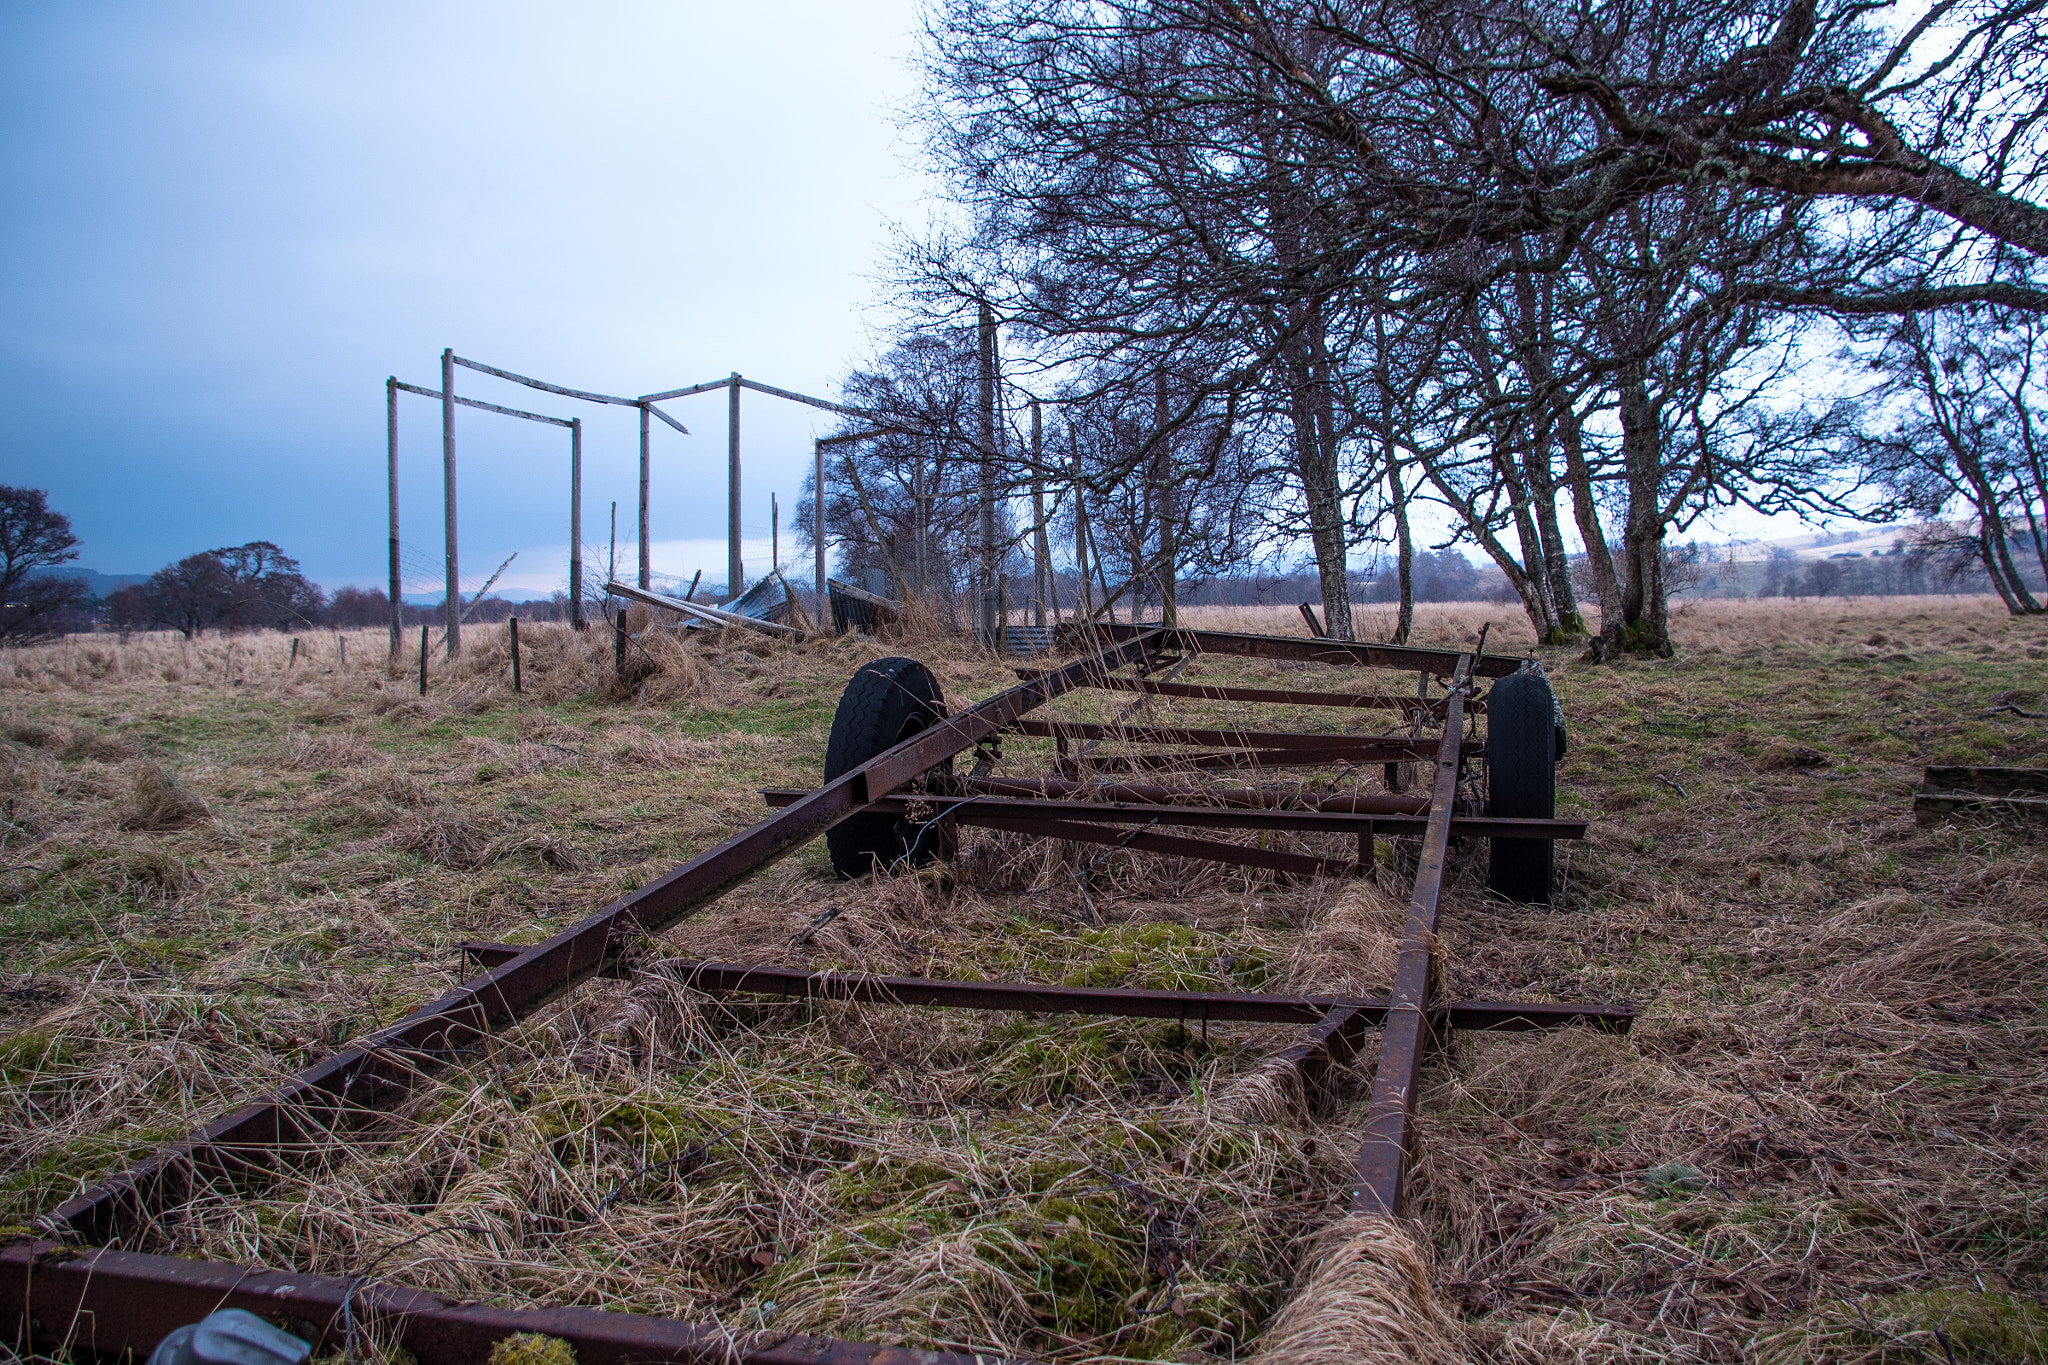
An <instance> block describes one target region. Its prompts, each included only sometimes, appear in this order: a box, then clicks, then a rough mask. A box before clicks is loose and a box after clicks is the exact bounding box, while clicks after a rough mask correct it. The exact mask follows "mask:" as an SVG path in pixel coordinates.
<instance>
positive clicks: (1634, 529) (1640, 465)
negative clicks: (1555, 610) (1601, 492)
mask: <svg viewBox="0 0 2048 1365" xmlns="http://www.w3.org/2000/svg"><path fill="white" fill-rule="evenodd" d="M1620 392H1621V456H1622V467H1623V475H1624V477H1625V478H1626V480H1627V483H1628V515H1627V519H1626V521H1625V522H1624V523H1623V526H1622V533H1621V553H1622V574H1623V578H1622V583H1621V619H1620V620H1619V621H1618V622H1616V623H1615V624H1614V625H1613V626H1612V627H1609V626H1608V625H1607V624H1606V623H1605V622H1603V623H1602V630H1601V633H1602V635H1603V636H1605V637H1606V639H1607V640H1608V642H1609V644H1610V646H1612V647H1617V648H1620V649H1624V650H1626V651H1628V652H1629V653H1631V654H1648V655H1652V656H1654V657H1657V658H1662V659H1668V658H1670V657H1671V654H1672V648H1671V622H1670V608H1669V604H1668V602H1667V601H1666V599H1665V595H1664V502H1663V472H1664V461H1663V455H1664V451H1663V440H1662V435H1661V433H1660V431H1659V430H1658V421H1657V408H1656V405H1655V404H1654V403H1653V402H1652V401H1651V399H1650V389H1649V382H1648V378H1647V376H1646V375H1645V374H1644V372H1643V367H1642V365H1641V364H1640V363H1636V362H1631V363H1630V364H1627V365H1625V366H1623V367H1622V371H1621V382H1620Z"/></svg>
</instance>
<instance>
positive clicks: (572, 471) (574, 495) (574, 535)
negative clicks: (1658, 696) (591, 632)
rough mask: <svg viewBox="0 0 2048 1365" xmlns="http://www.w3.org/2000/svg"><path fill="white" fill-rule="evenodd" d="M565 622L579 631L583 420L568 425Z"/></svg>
mask: <svg viewBox="0 0 2048 1365" xmlns="http://www.w3.org/2000/svg"><path fill="white" fill-rule="evenodd" d="M569 621H570V623H571V629H574V630H581V629H583V419H582V418H581V417H578V418H577V419H576V420H575V421H573V422H571V423H570V424H569Z"/></svg>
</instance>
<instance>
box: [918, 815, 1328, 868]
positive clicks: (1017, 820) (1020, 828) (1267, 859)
mask: <svg viewBox="0 0 2048 1365" xmlns="http://www.w3.org/2000/svg"><path fill="white" fill-rule="evenodd" d="M947 818H948V819H951V820H954V821H956V822H958V823H960V824H963V825H972V826H975V827H977V828H980V829H999V830H1007V831H1009V832H1010V833H1012V834H1033V835H1036V836H1038V837H1039V838H1041V839H1071V840H1073V841H1074V842H1075V843H1081V844H1108V845H1110V846H1111V847H1114V848H1128V849H1135V850H1139V851H1142V852H1145V853H1160V854H1164V855H1166V856H1168V857H1173V858H1200V859H1202V860H1204V861H1206V862H1212V863H1228V864H1230V865H1232V866H1234V867H1259V868H1264V869H1266V870H1267V871H1269V872H1280V873H1284V874H1286V875H1287V876H1290V877H1319V876H1320V877H1349V876H1355V875H1357V874H1358V873H1359V872H1360V871H1362V870H1364V869H1363V868H1362V867H1361V866H1360V864H1358V863H1355V862H1352V861H1351V860H1350V859H1348V858H1344V859H1339V858H1316V857H1311V856H1310V855H1308V854H1306V853H1282V852H1280V851H1279V850H1278V849H1270V848H1253V847H1251V846H1250V845H1248V844H1231V843H1225V842H1224V841H1222V840H1221V839H1191V838H1189V837H1187V836H1186V835H1184V834H1160V833H1158V832H1157V831H1155V830H1149V829H1135V830H1116V829H1109V828H1105V827H1104V826H1101V825H1089V824H1082V823H1080V822H1079V821H1075V820H1054V819H1048V818H1047V817H1045V816H1042V815H1006V814H1000V813H995V814H991V813H988V812H985V811H983V810H981V809H980V808H979V807H975V806H965V807H961V808H959V809H956V810H952V811H949V812H948V813H947Z"/></svg>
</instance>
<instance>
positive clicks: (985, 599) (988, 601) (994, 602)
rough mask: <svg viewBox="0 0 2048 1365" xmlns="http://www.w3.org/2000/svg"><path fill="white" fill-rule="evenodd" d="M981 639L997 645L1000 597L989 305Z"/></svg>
mask: <svg viewBox="0 0 2048 1365" xmlns="http://www.w3.org/2000/svg"><path fill="white" fill-rule="evenodd" d="M978 397H979V400H980V401H979V403H978V405H977V406H979V408H980V410H981V411H980V414H979V415H980V418H981V432H980V436H981V470H980V473H981V490H980V491H981V535H980V541H981V544H980V545H979V546H978V547H977V548H978V550H979V552H980V559H981V611H980V613H979V614H980V619H981V639H982V643H983V645H984V646H985V647H988V648H994V647H995V645H996V611H997V609H998V607H999V605H1000V603H999V601H998V598H999V596H1000V594H999V592H998V589H997V584H996V575H997V572H998V567H999V566H998V565H997V563H996V317H995V312H994V311H993V310H992V309H990V307H989V306H988V304H986V303H984V304H982V305H981V386H980V392H979V395H978Z"/></svg>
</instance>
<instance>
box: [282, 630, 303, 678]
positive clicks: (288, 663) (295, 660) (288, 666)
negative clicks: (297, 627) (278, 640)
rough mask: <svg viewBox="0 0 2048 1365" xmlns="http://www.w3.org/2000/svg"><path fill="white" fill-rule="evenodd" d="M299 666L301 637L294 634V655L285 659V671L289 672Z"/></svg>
mask: <svg viewBox="0 0 2048 1365" xmlns="http://www.w3.org/2000/svg"><path fill="white" fill-rule="evenodd" d="M298 666H299V637H298V636H296V635H294V636H292V657H291V658H289V659H286V660H285V661H284V671H285V672H287V673H289V672H291V671H292V670H293V669H294V668H297V667H298Z"/></svg>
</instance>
